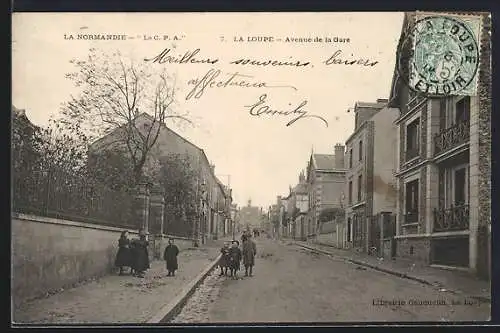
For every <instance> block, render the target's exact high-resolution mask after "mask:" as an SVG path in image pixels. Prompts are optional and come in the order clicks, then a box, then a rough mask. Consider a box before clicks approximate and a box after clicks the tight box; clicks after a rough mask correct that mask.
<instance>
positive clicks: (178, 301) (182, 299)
mask: <svg viewBox="0 0 500 333" xmlns="http://www.w3.org/2000/svg"><path fill="white" fill-rule="evenodd" d="M220 257H221V254H219V255H218V256H217V258H216V259H215V260H214V261H212V262H211V263H210V264H208V265H207V266H206V267H205V269H203V271H202V272H201V273H200V274H198V275H197V276H196V277H195V278H194V279H193V280H191V282H189V283H188V285H187V286H185V287H184V288H182V290H181V292H180V293H179V294H178V295H176V296H175V297H174V298H173V299H172V300H171V301H170V302H169V303H168V304H167V305H165V306H164V307H163V308H161V310H160V311H158V312H157V313H156V314H155V315H154V316H152V317H151V318H150V319H148V321H147V322H146V323H148V324H158V323H167V322H169V321H170V320H172V319H173V317H175V315H177V314H178V313H179V311H180V310H181V309H182V307H183V306H184V305H185V304H186V302H187V300H188V298H189V297H190V296H191V295H192V294H193V293H194V291H195V289H196V288H197V287H198V286H199V285H200V284H201V283H202V282H203V280H205V278H206V277H207V275H208V274H209V273H210V272H211V271H212V270H213V269H214V268H215V266H217V264H218V262H219V259H220Z"/></svg>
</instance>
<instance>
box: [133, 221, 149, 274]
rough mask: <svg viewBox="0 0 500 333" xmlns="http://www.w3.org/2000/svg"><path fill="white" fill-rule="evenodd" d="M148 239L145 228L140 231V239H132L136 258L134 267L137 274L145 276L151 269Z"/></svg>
mask: <svg viewBox="0 0 500 333" xmlns="http://www.w3.org/2000/svg"><path fill="white" fill-rule="evenodd" d="M148 245H149V243H148V241H147V240H146V234H145V232H144V230H142V229H141V230H140V231H139V239H135V240H133V241H132V253H133V258H134V263H133V268H134V273H135V275H136V276H138V277H140V278H143V277H144V274H145V272H146V270H148V269H149V252H148Z"/></svg>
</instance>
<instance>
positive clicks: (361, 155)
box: [359, 140, 363, 161]
mask: <svg viewBox="0 0 500 333" xmlns="http://www.w3.org/2000/svg"><path fill="white" fill-rule="evenodd" d="M359 160H360V161H362V160H363V140H360V141H359Z"/></svg>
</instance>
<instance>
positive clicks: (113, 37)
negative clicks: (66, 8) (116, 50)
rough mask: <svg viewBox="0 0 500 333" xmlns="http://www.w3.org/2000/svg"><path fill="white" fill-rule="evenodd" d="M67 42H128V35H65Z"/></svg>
mask: <svg viewBox="0 0 500 333" xmlns="http://www.w3.org/2000/svg"><path fill="white" fill-rule="evenodd" d="M64 39H66V40H126V39H127V35H112V34H78V35H75V36H74V35H72V34H64Z"/></svg>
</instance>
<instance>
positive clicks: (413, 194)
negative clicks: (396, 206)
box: [405, 179, 418, 223]
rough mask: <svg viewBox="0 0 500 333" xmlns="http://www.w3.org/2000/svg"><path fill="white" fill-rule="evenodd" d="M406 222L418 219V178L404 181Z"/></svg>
mask: <svg viewBox="0 0 500 333" xmlns="http://www.w3.org/2000/svg"><path fill="white" fill-rule="evenodd" d="M405 206H406V223H413V222H417V221H418V179H416V180H413V181H410V182H408V183H406V202H405Z"/></svg>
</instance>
